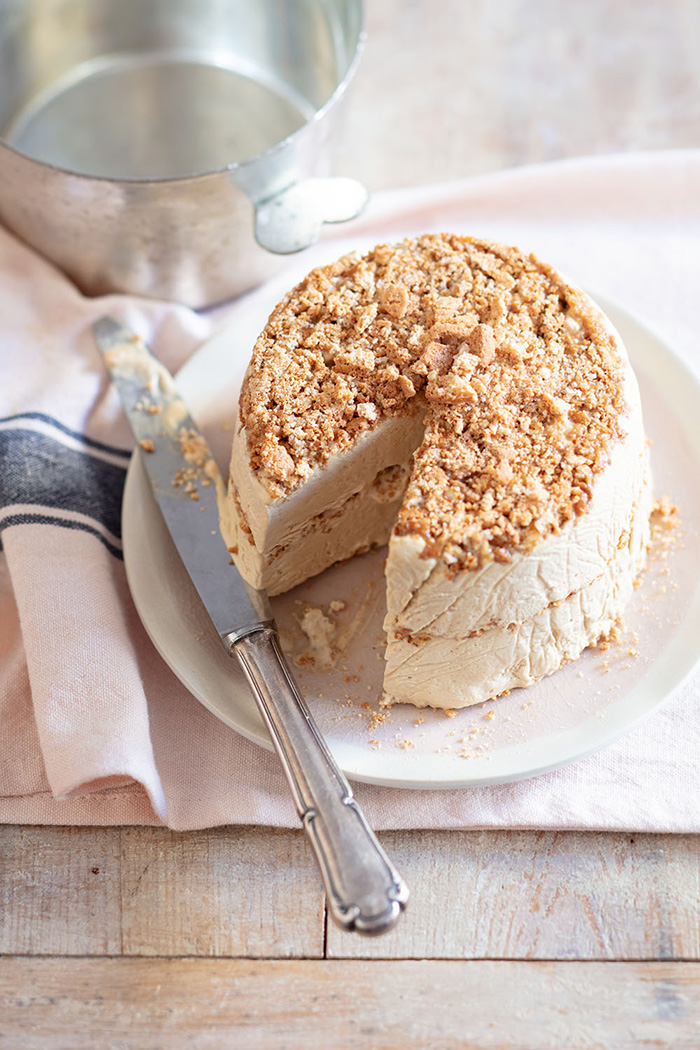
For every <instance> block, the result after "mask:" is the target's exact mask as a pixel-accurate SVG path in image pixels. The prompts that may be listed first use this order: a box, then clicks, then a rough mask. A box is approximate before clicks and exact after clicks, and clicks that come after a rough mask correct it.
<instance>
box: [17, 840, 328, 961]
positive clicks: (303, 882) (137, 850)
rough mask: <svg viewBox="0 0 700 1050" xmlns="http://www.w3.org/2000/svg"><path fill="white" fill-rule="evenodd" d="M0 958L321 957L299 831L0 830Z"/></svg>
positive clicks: (314, 892) (318, 909)
mask: <svg viewBox="0 0 700 1050" xmlns="http://www.w3.org/2000/svg"><path fill="white" fill-rule="evenodd" d="M0 894H1V895H2V896H1V897H0V899H1V900H2V905H3V906H2V909H1V910H0V952H1V953H6V954H28V955H120V954H126V955H219V956H245V957H250V958H257V957H261V956H273V957H276V958H291V957H304V958H318V957H320V956H321V955H322V954H323V926H324V916H323V892H322V887H321V883H320V880H319V878H318V875H317V873H316V869H315V866H314V863H313V860H312V858H311V854H310V852H309V850H308V848H307V846H306V843H305V842H304V840H303V837H302V835H301V833H297V832H291V831H271V830H261V829H256V828H218V829H216V830H212V831H203V832H192V833H190V834H176V833H174V832H171V831H168V830H166V829H163V828H121V829H120V828H52V827H43V828H33V827H28V828H16V827H11V826H4V827H0Z"/></svg>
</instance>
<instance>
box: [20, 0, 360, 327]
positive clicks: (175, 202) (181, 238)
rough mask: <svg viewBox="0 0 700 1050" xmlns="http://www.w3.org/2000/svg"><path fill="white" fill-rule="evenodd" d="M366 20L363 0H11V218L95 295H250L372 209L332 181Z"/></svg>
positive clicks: (198, 301)
mask: <svg viewBox="0 0 700 1050" xmlns="http://www.w3.org/2000/svg"><path fill="white" fill-rule="evenodd" d="M362 26H363V10H362V0H0V136H2V137H1V138H0V221H2V222H3V223H4V224H5V225H6V226H7V227H8V228H9V229H11V230H12V231H13V232H14V233H16V234H17V235H18V236H19V237H21V238H22V239H23V240H24V241H26V242H27V243H28V244H30V245H31V246H32V247H34V248H36V249H37V250H38V251H39V252H41V253H42V254H43V255H44V256H46V257H47V258H48V259H50V260H51V261H52V262H54V263H55V264H56V265H57V266H59V267H60V268H61V269H62V270H64V271H65V272H66V273H67V274H68V275H69V276H70V277H71V278H72V279H73V280H74V281H75V282H76V283H77V284H78V286H79V287H80V288H81V289H82V290H83V291H84V292H86V293H87V294H89V295H99V294H102V293H104V292H110V291H121V292H133V293H137V294H140V295H147V296H153V297H158V298H165V299H175V300H177V301H179V302H182V303H186V304H187V305H189V306H193V307H204V306H208V305H211V304H213V303H216V302H220V301H222V300H223V299H226V298H228V297H230V296H232V295H237V294H239V293H241V292H244V291H246V290H247V289H249V288H252V287H254V286H255V285H256V284H259V283H260V282H261V281H262V280H264V279H265V278H266V277H267V276H269V275H270V273H271V272H273V271H274V269H275V268H276V266H277V265H279V259H278V257H277V256H276V255H275V254H273V253H287V252H291V251H298V250H299V249H301V248H304V247H307V246H308V245H309V244H311V243H313V241H314V240H315V239H316V237H317V236H318V233H319V231H320V227H321V224H322V223H323V222H324V221H325V222H329V221H330V222H339V221H343V220H345V219H349V218H352V217H354V216H355V215H356V214H358V212H359V211H360V210H361V209H362V207H363V205H364V203H365V199H366V192H365V190H364V188H363V187H362V186H361V185H360V184H359V183H357V182H355V181H354V180H352V179H331V178H328V177H327V176H328V166H329V148H328V147H329V135H330V132H331V130H332V127H333V124H334V123H335V117H336V114H337V104H338V102H339V100H340V98H341V96H342V95H343V93H344V90H345V87H346V86H347V84H348V82H349V80H350V79H351V77H352V75H353V73H354V71H355V67H356V65H357V61H358V59H359V55H360V51H361V48H362V43H363V37H364V33H363V28H362ZM256 242H257V243H256Z"/></svg>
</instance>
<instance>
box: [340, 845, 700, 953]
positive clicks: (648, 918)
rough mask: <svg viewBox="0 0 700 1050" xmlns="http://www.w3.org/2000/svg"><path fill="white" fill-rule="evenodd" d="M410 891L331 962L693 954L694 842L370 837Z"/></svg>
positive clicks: (696, 901) (697, 949)
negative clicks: (394, 911)
mask: <svg viewBox="0 0 700 1050" xmlns="http://www.w3.org/2000/svg"><path fill="white" fill-rule="evenodd" d="M381 838H382V842H383V843H384V844H385V846H386V848H387V850H388V852H389V855H390V856H391V857H392V859H393V861H394V863H395V864H396V865H397V867H398V868H399V870H400V871H401V873H402V874H403V876H404V878H405V879H406V881H407V882H408V884H409V886H410V887H411V894H412V896H411V901H410V905H409V908H408V910H407V912H406V914H405V915H404V916H403V918H402V920H401V922H400V923H399V924H398V925H397V926H396V927H395V928H394V930H392V931H391V932H390V933H388V934H386V935H385V936H383V937H381V938H379V939H378V940H376V941H368V940H360V939H358V938H355V937H353V936H352V935H350V934H347V933H343V932H341V931H340V930H338V929H337V928H336V927H335V926H332V925H330V924H329V927H328V936H327V955H328V956H329V957H331V958H333V957H336V958H426V957H427V958H466V959H472V958H477V959H478V958H484V959H673V958H683V959H699V958H700V839H699V838H698V837H696V836H675V835H619V834H617V835H615V834H599V833H593V832H589V833H575V832H568V833H559V834H554V833H551V832H534V831H533V832H426V831H424V832H412V833H407V832H392V833H385V834H383V835H382V836H381Z"/></svg>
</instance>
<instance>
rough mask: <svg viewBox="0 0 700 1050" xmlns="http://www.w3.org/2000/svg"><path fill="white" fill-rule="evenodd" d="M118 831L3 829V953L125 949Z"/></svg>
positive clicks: (0, 835)
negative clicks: (122, 943)
mask: <svg viewBox="0 0 700 1050" xmlns="http://www.w3.org/2000/svg"><path fill="white" fill-rule="evenodd" d="M119 865H120V849H119V829H118V828H33V827H28V828H18V827H11V826H2V827H0V904H1V906H0V953H15V954H19V953H21V954H27V955H112V954H119V952H120V951H121V929H120V903H119V897H120V890H119Z"/></svg>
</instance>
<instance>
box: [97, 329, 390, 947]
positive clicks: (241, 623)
mask: <svg viewBox="0 0 700 1050" xmlns="http://www.w3.org/2000/svg"><path fill="white" fill-rule="evenodd" d="M93 333H94V336H95V341H96V343H97V345H98V347H99V349H100V351H101V353H102V359H103V361H104V364H105V366H106V368H107V370H108V371H109V373H110V375H111V377H112V380H113V382H114V384H115V386H116V388H117V390H118V392H119V395H120V398H121V401H122V405H123V407H124V411H125V413H126V416H127V419H128V421H129V424H130V426H131V430H132V432H133V435H134V438H135V440H136V443H137V447H138V450H139V452H140V454H141V458H142V462H143V466H144V468H145V472H146V476H147V478H148V480H149V482H150V485H151V488H152V490H153V494H154V496H155V499H156V502H157V504H158V506H159V508H160V511H161V513H162V515H163V518H164V520H165V523H166V525H167V527H168V530H169V532H170V535H171V536H172V539H173V541H174V544H175V547H176V549H177V551H178V554H179V556H180V558H181V560H182V562H183V564H184V566H185V569H186V570H187V572H188V574H189V576H190V579H191V580H192V583H193V584H194V587H195V589H196V591H197V593H198V595H199V597H200V599H201V601H202V604H203V606H204V609H205V610H206V612H207V614H208V616H209V619H210V620H211V622H212V630H215V631H216V633H217V634H218V636H219V639H220V641H221V643H222V644H223V646H224V648H225V649H226V652H227V653H228V654H229V656H231V657H234V658H235V659H236V660H237V661H238V663H239V664H240V666H241V668H242V669H243V672H244V674H245V677H246V680H247V682H248V685H249V687H250V690H251V693H252V695H253V697H254V699H255V701H256V703H257V705H258V708H259V710H260V713H261V715H262V717H263V719H264V721H265V724H266V726H267V728H268V731H269V733H270V737H271V739H272V744H273V747H274V749H275V751H276V752H277V755H278V757H279V758H280V761H281V763H282V768H283V770H284V772H285V774H286V777H287V780H288V782H289V785H290V788H291V791H292V795H293V798H294V802H295V805H296V808H297V812H298V814H299V817H300V819H301V822H302V826H303V827H304V830H305V831H306V833H307V836H308V838H309V840H310V843H311V846H312V848H313V850H314V853H315V856H316V860H317V862H318V866H319V870H320V873H321V877H322V879H323V882H324V887H325V890H326V894H327V897H328V907H329V911H330V913H331V916H332V918H333V919H334V921H335V922H336V923H337V924H338V925H339V926H341V927H342V928H343V929H346V930H355V931H356V932H358V933H363V934H368V935H375V934H380V933H384V932H385V931H386V930H388V929H390V928H391V927H392V926H393V925H394V923H395V922H396V920H397V919H398V917H399V915H400V914H401V912H402V910H403V909H404V907H405V905H406V901H407V899H408V889H407V887H406V884H405V882H404V881H403V879H402V878H401V876H400V875H399V874H398V872H397V871H396V869H395V868H394V866H393V865H392V863H391V862H390V860H389V859H388V857H387V855H386V853H385V852H384V850H383V849H382V847H381V846H380V845H379V843H378V841H377V839H376V837H375V835H374V834H373V832H372V830H371V828H370V827H369V824H368V823H367V821H366V819H365V817H364V814H363V813H362V810H361V809H360V807H359V806H358V804H357V801H356V799H355V798H354V796H353V793H352V790H351V788H350V785H349V784H348V782H347V780H346V779H345V777H344V775H343V773H342V772H341V771H340V769H339V768H338V766H337V764H336V762H335V760H334V758H333V756H332V755H331V752H330V750H329V748H328V746H327V744H326V743H325V741H324V739H323V737H322V735H321V733H320V731H319V729H318V727H317V726H316V724H315V722H314V720H313V718H312V716H311V713H310V711H309V709H308V707H307V705H306V703H305V701H304V699H303V697H302V696H301V694H300V693H299V691H298V689H297V687H296V683H295V680H294V675H293V674H292V672H291V670H290V669H289V667H288V665H287V662H286V660H285V657H284V654H283V652H282V649H281V646H280V643H279V637H278V634H277V628H276V626H275V623H274V619H273V616H272V611H271V608H270V604H269V601H268V598H267V595H266V594H265V592H264V591H258V590H255V589H254V588H252V587H250V586H248V584H246V583H245V581H244V580H243V577H242V576H241V574H240V573H239V572H238V570H237V569H236V568H235V566H234V565H232V564H231V561H230V557H229V554H228V551H227V549H226V546H225V544H224V541H223V539H222V537H221V534H220V531H219V512H218V497H219V496H220V495H221V493H222V486H223V480H222V478H221V476H220V473H219V470H218V467H217V465H216V463H215V461H214V458H213V456H212V455H211V452H210V450H209V446H208V443H207V441H206V439H205V437H204V435H203V434H202V432H201V431H200V430H199V428H198V427H197V424H196V423H195V421H194V419H193V418H192V415H191V413H190V412H189V410H188V409H187V406H186V405H185V403H184V401H183V399H182V397H181V396H180V394H179V392H178V390H177V387H176V385H175V381H174V380H173V378H172V376H171V375H170V374H169V372H168V371H167V369H165V368H164V366H163V365H162V364H161V363H160V362H159V361H158V360H157V359H156V358H155V357H154V356H153V354H152V353H151V352H150V350H149V349H148V347H147V346H146V345H145V343H144V342H143V340H142V339H141V338H140V337H139V336H137V335H136V334H135V333H134V332H132V331H131V330H130V329H128V328H127V327H126V326H124V325H122V324H120V323H119V322H118V321H116V320H115V319H114V318H111V317H103V318H101V319H100V320H99V321H97V322H96V323H95V325H94V326H93Z"/></svg>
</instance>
